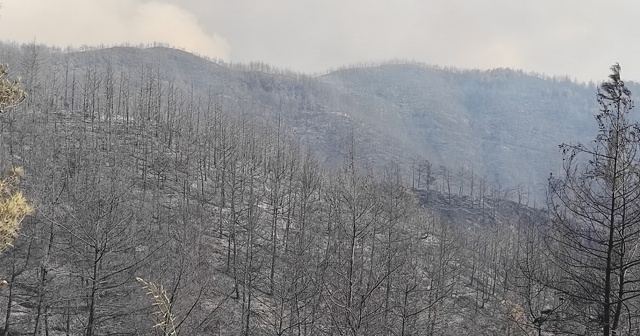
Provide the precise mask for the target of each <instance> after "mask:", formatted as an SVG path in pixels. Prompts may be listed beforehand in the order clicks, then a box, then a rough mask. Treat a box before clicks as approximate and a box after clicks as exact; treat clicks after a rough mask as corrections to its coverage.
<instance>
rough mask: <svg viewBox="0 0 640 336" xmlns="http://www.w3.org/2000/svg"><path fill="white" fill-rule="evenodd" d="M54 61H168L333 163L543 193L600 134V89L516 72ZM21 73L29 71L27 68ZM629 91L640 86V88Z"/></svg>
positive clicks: (118, 56)
mask: <svg viewBox="0 0 640 336" xmlns="http://www.w3.org/2000/svg"><path fill="white" fill-rule="evenodd" d="M4 48H5V51H3V53H2V54H0V61H2V62H5V63H11V62H12V61H14V62H15V63H16V64H20V61H19V60H18V59H17V57H19V56H20V55H21V54H22V55H24V53H26V52H27V51H25V50H24V48H22V49H18V50H17V51H15V52H13V53H12V52H8V51H6V50H7V49H10V46H5V47H4ZM39 57H46V55H43V54H41V55H40V56H39ZM50 57H58V58H59V59H61V60H62V62H63V63H64V62H69V63H70V64H71V66H72V67H73V68H75V69H77V72H78V73H76V74H75V75H77V76H81V75H80V73H82V72H83V71H86V69H87V67H89V66H91V65H93V66H96V67H105V66H106V65H107V64H111V65H113V67H114V69H117V71H118V72H122V73H127V74H128V76H129V77H130V78H131V80H134V81H135V80H145V76H147V77H148V76H153V75H154V74H153V73H154V72H159V71H157V70H158V69H162V73H163V75H162V76H163V77H162V78H161V80H159V81H158V82H159V83H160V84H159V85H176V86H178V87H180V88H181V89H182V90H183V91H184V92H189V93H188V94H190V95H194V96H196V97H200V98H199V99H210V100H211V101H212V102H214V103H215V104H218V105H219V108H223V109H229V110H233V111H236V112H237V113H247V115H251V116H252V117H254V118H263V119H264V120H265V122H270V123H275V122H276V121H275V120H278V119H279V117H278V116H280V117H281V118H280V120H282V121H284V123H285V124H286V125H287V127H288V128H289V130H290V131H291V132H292V133H293V134H294V135H295V137H296V138H298V140H299V141H301V142H302V143H305V144H307V145H310V146H312V147H313V148H314V149H315V150H316V151H317V152H318V153H319V154H320V157H322V158H324V160H325V161H327V162H328V163H329V164H332V163H335V162H338V160H337V159H339V158H340V157H342V156H344V155H346V153H347V152H348V149H349V148H350V146H349V143H350V142H351V141H352V140H353V141H354V144H355V149H356V154H357V155H358V156H360V157H362V158H366V159H367V160H368V164H369V165H370V166H371V167H372V168H373V169H374V170H376V169H379V168H380V167H382V166H384V164H385V163H386V162H389V161H394V162H400V163H402V164H403V165H404V166H405V167H407V169H406V171H407V172H408V171H409V170H410V168H409V167H410V162H411V161H412V160H415V159H416V158H420V159H427V160H429V161H431V162H432V163H433V164H434V165H435V167H438V166H439V165H445V166H447V167H449V168H450V169H452V170H457V169H461V170H465V171H467V172H471V171H473V173H474V174H477V175H478V176H486V177H487V179H488V180H489V181H491V182H492V183H494V184H500V185H502V186H508V187H515V186H517V185H524V186H526V187H528V188H531V189H532V190H533V192H534V193H536V194H538V195H539V196H540V195H543V190H544V187H545V184H546V177H547V176H548V174H549V172H550V171H552V170H554V169H557V167H558V166H559V164H560V162H561V161H560V155H559V153H558V150H557V148H558V147H557V146H558V144H560V143H563V142H576V141H582V142H588V141H589V140H590V139H592V138H593V136H594V135H595V131H596V127H595V122H594V121H593V119H592V115H593V113H594V111H595V109H596V108H597V104H596V99H595V93H596V87H595V85H593V84H592V85H579V84H576V83H573V82H570V81H568V80H551V79H543V78H540V77H539V76H533V75H528V74H525V73H523V72H520V71H514V70H509V69H495V70H490V71H477V70H474V71H466V70H464V71H461V70H444V69H438V68H435V67H428V66H423V65H418V64H385V65H380V66H375V67H362V68H348V69H343V70H338V71H335V72H332V73H329V74H327V75H324V76H320V77H317V78H313V77H311V76H307V75H299V74H291V73H287V72H277V71H274V70H273V69H271V68H270V67H269V66H267V65H264V64H261V63H255V64H250V65H234V66H229V65H225V64H217V63H214V62H210V61H207V60H205V59H202V58H200V57H197V56H194V55H192V54H189V53H186V52H183V51H179V50H175V49H169V48H162V47H156V48H148V49H140V48H130V47H115V48H108V49H101V50H91V51H84V52H75V53H69V54H58V55H52V56H50ZM13 69H15V70H17V71H18V72H19V73H21V74H22V75H23V76H24V75H25V69H23V66H17V67H14V68H13ZM83 69H85V70H83ZM44 70H45V69H41V71H44ZM630 88H631V90H632V91H636V92H637V91H638V90H637V88H638V86H637V85H635V84H632V85H630ZM160 99H162V98H160ZM469 174H470V173H469Z"/></svg>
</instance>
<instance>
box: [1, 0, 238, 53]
mask: <svg viewBox="0 0 640 336" xmlns="http://www.w3.org/2000/svg"><path fill="white" fill-rule="evenodd" d="M0 39H2V40H9V41H17V42H32V41H34V40H35V41H36V42H37V43H44V44H52V45H57V46H60V47H66V46H74V47H78V46H81V45H89V46H94V45H99V44H105V45H118V44H123V43H132V44H139V43H143V44H146V43H153V42H162V43H167V44H169V45H172V46H176V47H180V48H184V49H185V50H187V51H191V52H196V53H199V54H201V55H206V56H210V57H217V58H222V59H228V57H229V53H230V46H229V43H228V42H227V41H226V40H225V39H224V38H222V37H221V36H219V35H217V34H212V33H208V32H206V31H205V29H204V28H203V27H202V25H201V24H200V23H199V22H198V19H197V18H196V16H195V15H194V14H193V13H191V12H189V11H187V10H186V9H184V8H182V7H180V6H179V5H177V4H169V3H166V2H161V1H141V0H108V1H107V0H55V1H52V0H3V1H2V7H1V8H0Z"/></svg>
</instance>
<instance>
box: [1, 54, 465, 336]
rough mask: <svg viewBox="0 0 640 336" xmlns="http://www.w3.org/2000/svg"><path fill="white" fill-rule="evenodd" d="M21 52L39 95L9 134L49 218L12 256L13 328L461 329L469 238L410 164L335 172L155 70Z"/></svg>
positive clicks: (38, 221)
mask: <svg viewBox="0 0 640 336" xmlns="http://www.w3.org/2000/svg"><path fill="white" fill-rule="evenodd" d="M65 57H66V55H63V54H57V53H53V54H50V53H49V52H48V51H47V50H46V49H44V48H42V47H39V46H35V45H28V46H24V47H22V48H21V49H18V50H17V51H16V50H13V51H6V50H5V61H7V62H11V63H12V65H13V69H17V72H18V73H19V74H21V75H22V77H23V81H24V86H25V88H26V90H28V91H30V92H31V93H30V97H29V98H28V100H27V101H25V103H24V104H23V105H21V106H20V107H19V108H18V109H16V111H15V113H12V114H11V115H9V116H7V117H5V118H4V120H3V122H2V132H3V136H2V160H3V161H2V162H3V163H5V164H7V165H19V166H23V167H24V168H25V170H26V171H27V175H26V178H25V180H24V183H23V188H24V189H25V192H26V193H27V194H28V196H29V198H30V200H31V202H32V203H33V204H34V206H35V208H36V211H35V213H34V215H33V216H31V217H29V218H28V219H27V220H26V222H25V224H24V228H23V230H22V232H21V236H20V237H19V239H18V240H17V241H16V243H15V248H13V249H12V250H10V251H8V252H7V253H5V254H4V255H2V257H1V258H2V265H3V267H2V270H3V274H4V275H5V277H6V278H7V281H8V286H7V288H6V289H4V291H3V294H4V298H3V300H2V305H3V310H4V311H5V314H4V324H3V328H2V330H3V333H4V334H5V335H9V334H10V333H14V332H26V333H31V334H36V335H51V334H62V335H80V334H82V335H102V334H113V333H118V334H150V333H153V328H152V326H153V320H152V318H151V316H152V315H153V312H154V308H153V307H152V306H151V303H150V302H149V301H147V299H146V298H145V291H144V290H143V289H142V288H141V286H140V284H139V283H138V282H136V280H135V279H136V278H137V277H141V278H143V279H146V280H149V281H153V282H155V283H161V284H163V285H164V287H165V289H166V292H167V295H168V297H169V300H170V304H171V313H172V314H173V315H174V316H175V318H176V320H175V324H176V329H177V330H178V332H180V333H182V334H188V335H197V334H245V335H249V334H251V335H254V334H261V333H264V334H278V335H281V334H287V335H293V334H295V335H312V334H351V335H363V334H403V335H409V334H416V333H436V332H438V330H442V329H443V328H445V327H446V325H447V323H446V321H447V318H446V316H447V314H449V313H451V312H454V311H455V310H453V309H447V308H446V306H451V305H453V304H454V302H453V301H452V300H451V299H450V298H451V295H452V293H454V291H455V290H457V289H456V288H458V289H459V288H460V286H458V282H459V279H460V275H459V273H460V265H459V264H460V263H462V262H464V257H463V254H464V253H466V252H465V251H463V249H462V246H463V242H462V241H461V240H460V237H461V235H460V234H458V233H456V232H455V230H454V228H451V227H448V226H447V225H445V224H443V223H442V222H441V221H439V220H438V218H437V216H435V215H433V214H431V213H429V212H427V211H426V210H425V209H424V208H423V207H422V206H421V205H420V203H419V202H418V201H417V199H416V198H415V197H414V196H413V194H412V192H411V189H410V188H409V187H407V186H405V185H404V184H403V181H404V178H403V176H404V175H403V174H402V172H401V170H400V168H399V166H397V165H389V166H388V167H387V168H386V169H385V173H384V174H383V175H382V176H379V177H374V175H373V174H372V173H371V172H370V171H369V170H367V169H366V168H364V167H363V164H362V163H360V162H358V161H357V160H356V159H355V153H354V152H355V151H356V150H357V149H356V147H357V146H356V145H355V144H354V146H353V148H352V149H351V150H349V151H348V152H349V153H351V154H349V155H347V156H346V157H345V159H344V164H343V165H342V166H341V167H338V168H335V169H324V168H322V167H321V165H319V164H318V162H317V159H316V158H315V157H314V155H313V154H312V153H310V152H309V151H308V150H306V149H304V148H302V147H300V146H299V145H298V144H296V142H295V141H293V139H292V138H291V137H290V135H289V133H288V132H286V131H285V124H284V122H283V121H282V120H281V118H279V117H278V116H276V117H272V118H266V117H260V116H259V114H251V113H249V112H243V111H237V110H235V109H232V108H229V107H228V106H227V105H226V103H225V98H224V97H223V96H222V95H215V94H211V95H210V96H206V97H203V96H196V95H195V94H193V93H192V92H190V91H189V90H188V89H184V87H183V86H181V84H179V83H176V82H175V81H172V79H171V78H168V77H167V76H166V75H164V73H163V71H162V69H161V68H159V67H154V66H150V65H148V64H140V66H139V67H138V68H137V70H136V72H135V73H124V72H122V71H121V69H117V68H116V67H115V66H113V64H112V63H110V62H109V59H104V60H103V62H101V63H99V64H97V63H96V64H90V65H82V66H76V65H74V64H73V62H72V61H70V59H69V58H67V59H65Z"/></svg>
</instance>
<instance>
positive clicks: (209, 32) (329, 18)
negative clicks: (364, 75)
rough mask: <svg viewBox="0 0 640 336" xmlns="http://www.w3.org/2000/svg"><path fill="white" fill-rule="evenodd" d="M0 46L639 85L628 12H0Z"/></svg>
mask: <svg viewBox="0 0 640 336" xmlns="http://www.w3.org/2000/svg"><path fill="white" fill-rule="evenodd" d="M0 3H2V8H1V9H0V39H2V40H13V41H20V42H23V41H24V42H30V41H33V40H34V39H35V41H36V42H38V43H45V44H55V45H59V46H63V47H64V46H67V45H73V46H80V45H83V44H87V45H97V44H119V43H123V42H131V43H140V42H154V41H159V42H167V43H169V44H171V45H175V46H179V47H183V48H185V49H186V50H190V51H195V52H198V53H200V54H206V55H209V56H214V57H218V58H222V59H225V60H227V61H234V62H249V61H263V62H266V63H269V64H272V65H275V66H278V67H284V68H289V69H292V70H299V71H304V72H322V71H324V70H326V69H328V68H332V67H338V66H341V65H347V64H353V63H357V62H361V61H364V62H368V61H383V60H388V59H394V58H400V59H412V60H416V61H422V62H426V63H430V64H438V65H445V66H457V67H462V68H481V69H486V68H494V67H511V68H521V69H525V70H527V71H536V72H541V73H545V74H547V75H570V76H571V77H573V78H577V79H579V80H589V79H594V80H595V81H601V80H604V79H605V78H606V76H607V75H608V73H609V70H608V68H609V66H610V65H611V64H612V63H614V62H619V63H620V65H621V66H622V75H623V78H626V79H628V80H629V79H632V80H636V81H640V17H639V15H640V1H638V0H609V1H603V0H535V1H533V0H164V1H163V0H154V1H151V0H0Z"/></svg>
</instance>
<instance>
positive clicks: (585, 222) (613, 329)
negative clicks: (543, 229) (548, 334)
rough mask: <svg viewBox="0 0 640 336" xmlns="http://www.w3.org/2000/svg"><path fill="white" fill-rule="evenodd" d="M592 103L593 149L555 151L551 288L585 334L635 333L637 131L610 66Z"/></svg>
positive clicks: (639, 194)
mask: <svg viewBox="0 0 640 336" xmlns="http://www.w3.org/2000/svg"><path fill="white" fill-rule="evenodd" d="M611 71H612V74H611V75H610V76H609V80H608V81H606V82H604V83H602V84H601V85H600V88H599V90H598V94H597V98H598V103H599V104H600V112H599V113H598V114H597V115H596V120H597V122H598V127H599V131H598V135H597V136H596V139H595V141H594V142H593V144H592V145H591V146H588V145H583V144H576V145H567V144H563V145H561V148H562V152H563V154H564V160H563V163H564V171H563V174H562V175H561V176H558V177H557V178H556V177H553V176H552V177H551V178H550V179H549V185H550V191H549V193H550V195H549V209H550V210H551V212H552V215H553V218H552V219H553V221H552V223H553V225H552V229H553V230H552V235H550V238H551V243H550V245H551V249H550V250H551V252H552V253H553V256H554V258H555V259H554V260H555V262H556V263H557V264H558V265H560V267H562V268H563V269H564V270H565V272H563V273H562V274H561V275H560V277H559V278H558V279H556V280H555V281H556V282H555V283H553V284H552V285H553V286H554V287H555V288H556V289H557V290H559V291H561V292H562V293H563V294H564V295H566V296H567V298H568V299H569V302H570V304H571V305H572V306H573V308H574V309H576V311H579V312H583V314H580V315H581V316H580V318H578V319H576V321H574V322H575V323H578V324H580V325H582V326H583V327H584V328H585V333H588V332H595V331H598V330H599V331H601V334H602V335H604V336H609V335H619V334H634V333H637V332H638V329H637V326H638V322H639V319H640V306H638V302H637V298H638V297H639V296H640V286H639V285H638V283H639V281H640V277H638V276H637V275H636V274H637V271H638V267H639V265H640V256H638V255H637V253H636V252H635V251H636V248H637V246H638V244H640V171H639V168H640V155H639V150H640V125H639V124H638V123H633V122H631V121H630V117H629V112H630V110H631V109H632V108H633V101H632V100H631V93H630V92H629V90H628V89H627V88H626V86H625V83H624V82H623V81H622V80H621V78H620V66H619V65H617V64H616V65H614V66H612V67H611Z"/></svg>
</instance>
